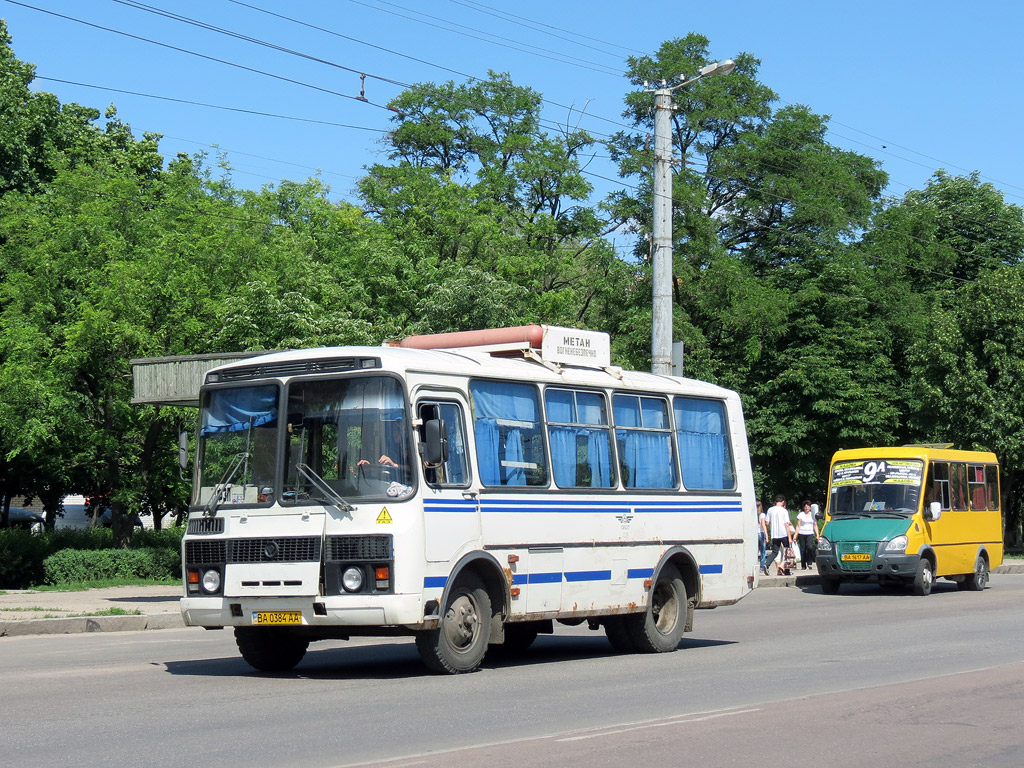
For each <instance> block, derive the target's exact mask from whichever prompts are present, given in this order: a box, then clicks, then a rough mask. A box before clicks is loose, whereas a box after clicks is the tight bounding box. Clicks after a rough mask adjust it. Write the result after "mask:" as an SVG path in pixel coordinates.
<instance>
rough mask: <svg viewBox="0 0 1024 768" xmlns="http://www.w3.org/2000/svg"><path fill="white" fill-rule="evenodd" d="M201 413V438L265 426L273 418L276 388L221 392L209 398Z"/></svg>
mask: <svg viewBox="0 0 1024 768" xmlns="http://www.w3.org/2000/svg"><path fill="white" fill-rule="evenodd" d="M208 402H209V407H208V408H207V409H206V410H205V411H203V424H202V426H201V428H200V432H201V434H202V435H203V436H206V435H212V434H215V433H217V432H240V431H242V430H245V429H249V428H250V427H259V426H262V425H264V424H269V423H270V422H272V421H274V419H276V418H277V387H273V386H269V387H244V388H239V389H221V390H217V391H215V392H211V393H210V394H209V401H208Z"/></svg>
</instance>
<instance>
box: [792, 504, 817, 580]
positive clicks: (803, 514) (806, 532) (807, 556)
mask: <svg viewBox="0 0 1024 768" xmlns="http://www.w3.org/2000/svg"><path fill="white" fill-rule="evenodd" d="M796 526H797V528H796V540H797V544H798V546H799V547H800V563H801V565H800V567H801V568H802V569H803V570H805V571H806V570H807V569H808V568H810V567H811V566H812V565H813V564H814V542H815V541H816V540H817V538H818V536H819V535H820V532H819V531H818V521H817V520H815V519H814V513H813V512H811V502H810V501H808V500H804V503H803V507H802V509H801V510H800V511H799V512H797V513H796Z"/></svg>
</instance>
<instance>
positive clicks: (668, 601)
mask: <svg viewBox="0 0 1024 768" xmlns="http://www.w3.org/2000/svg"><path fill="white" fill-rule="evenodd" d="M686 608H687V605H686V585H685V584H683V579H682V577H681V576H680V575H679V570H678V569H677V568H676V567H675V566H674V565H666V566H665V567H663V568H662V569H661V572H660V573H659V574H658V581H657V582H656V583H655V584H654V588H653V589H652V590H651V595H650V599H649V600H648V601H647V610H646V611H644V612H643V613H633V614H630V615H628V616H626V617H625V624H626V629H627V630H628V631H629V636H630V639H631V640H632V641H633V646H634V647H635V648H636V650H638V651H640V652H641V653H667V652H669V651H674V650H675V649H676V648H677V647H678V646H679V641H680V640H682V639H683V632H684V631H685V629H686Z"/></svg>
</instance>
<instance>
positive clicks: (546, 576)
mask: <svg viewBox="0 0 1024 768" xmlns="http://www.w3.org/2000/svg"><path fill="white" fill-rule="evenodd" d="M700 572H701V573H702V574H710V573H722V564H721V563H712V564H708V565H702V566H700ZM653 576H654V569H653V568H630V569H629V570H628V571H627V572H626V577H627V578H630V579H649V578H651V577H653ZM611 578H612V572H611V571H566V572H565V573H559V572H557V571H553V572H548V573H517V574H514V575H513V576H512V584H513V586H516V585H526V584H558V583H560V582H561V581H562V580H563V579H564V580H565V581H567V582H571V583H578V582H584V581H611ZM447 583H448V577H447V576H427V577H425V578H424V579H423V588H424V589H432V588H435V589H436V588H437V587H444V586H445V584H447Z"/></svg>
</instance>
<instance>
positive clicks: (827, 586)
mask: <svg viewBox="0 0 1024 768" xmlns="http://www.w3.org/2000/svg"><path fill="white" fill-rule="evenodd" d="M821 591H822V592H823V593H824V594H826V595H838V594H839V579H829V578H826V577H825V576H822V577H821Z"/></svg>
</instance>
